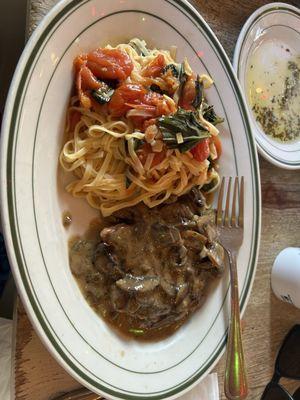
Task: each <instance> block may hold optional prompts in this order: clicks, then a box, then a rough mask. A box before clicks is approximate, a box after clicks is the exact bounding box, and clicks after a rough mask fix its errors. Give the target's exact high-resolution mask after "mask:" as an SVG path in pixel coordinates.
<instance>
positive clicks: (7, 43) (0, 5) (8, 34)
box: [0, 0, 28, 318]
mask: <svg viewBox="0 0 300 400" xmlns="http://www.w3.org/2000/svg"><path fill="white" fill-rule="evenodd" d="M27 15H28V2H27V0H1V1H0V54H1V57H0V82H1V84H0V122H2V116H3V112H4V106H5V100H6V96H7V92H8V89H9V85H10V82H11V79H12V76H13V73H14V70H15V68H16V65H17V63H18V59H19V57H20V55H21V53H22V50H23V48H24V46H25V41H26V36H27V20H28V19H27ZM0 230H1V229H0ZM14 297H15V288H14V283H13V279H12V277H11V275H10V268H9V264H8V260H7V257H6V251H5V246H4V240H3V236H2V233H1V234H0V317H4V318H12V312H13V300H14Z"/></svg>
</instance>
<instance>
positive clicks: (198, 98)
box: [192, 75, 203, 109]
mask: <svg viewBox="0 0 300 400" xmlns="http://www.w3.org/2000/svg"><path fill="white" fill-rule="evenodd" d="M195 91H196V95H195V98H194V101H193V103H192V105H193V106H194V107H195V108H196V109H197V108H199V107H200V106H201V104H202V102H203V83H202V82H201V81H200V77H199V75H197V79H196V80H195Z"/></svg>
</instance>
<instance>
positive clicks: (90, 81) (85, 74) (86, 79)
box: [79, 65, 102, 90]
mask: <svg viewBox="0 0 300 400" xmlns="http://www.w3.org/2000/svg"><path fill="white" fill-rule="evenodd" d="M79 74H80V75H81V88H82V90H88V89H95V90H97V89H99V87H101V85H102V84H101V82H99V81H98V80H97V78H96V77H95V75H94V74H93V73H92V71H91V70H90V69H89V68H88V67H86V66H85V65H84V66H82V67H81V68H80V71H79Z"/></svg>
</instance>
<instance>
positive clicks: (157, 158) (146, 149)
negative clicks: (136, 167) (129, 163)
mask: <svg viewBox="0 0 300 400" xmlns="http://www.w3.org/2000/svg"><path fill="white" fill-rule="evenodd" d="M150 153H153V150H152V147H151V145H150V144H149V143H145V144H144V145H143V146H142V147H141V148H140V149H139V150H138V157H139V159H140V161H141V163H142V164H143V165H144V164H145V162H146V160H147V157H148V154H150ZM165 157H166V152H165V151H164V150H162V151H160V152H159V153H154V158H153V160H152V163H151V167H155V166H156V165H158V164H160V163H161V162H162V161H163V160H164V159H165Z"/></svg>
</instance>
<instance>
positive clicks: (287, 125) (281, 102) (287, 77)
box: [233, 3, 300, 169]
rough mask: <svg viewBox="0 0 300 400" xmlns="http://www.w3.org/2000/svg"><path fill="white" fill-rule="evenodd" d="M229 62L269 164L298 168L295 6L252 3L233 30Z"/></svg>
mask: <svg viewBox="0 0 300 400" xmlns="http://www.w3.org/2000/svg"><path fill="white" fill-rule="evenodd" d="M233 65H234V68H235V70H236V72H237V76H238V78H239V81H240V84H241V87H242V90H243V92H244V95H245V98H246V103H247V106H248V110H249V116H250V122H251V128H252V132H253V133H254V135H255V140H256V144H257V149H258V151H259V152H260V153H261V155H262V156H263V157H265V158H266V159H267V160H268V161H270V162H271V163H273V164H274V165H276V166H278V167H281V168H286V169H300V12H299V9H298V8H296V7H294V6H291V5H289V4H285V3H270V4H266V5H264V6H262V7H260V8H259V9H257V10H256V11H255V12H254V13H253V14H252V15H251V16H250V17H249V19H248V20H247V22H246V23H245V25H244V26H243V29H242V30H241V33H240V35H239V38H238V41H237V45H236V48H235V52H234V59H233Z"/></svg>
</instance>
